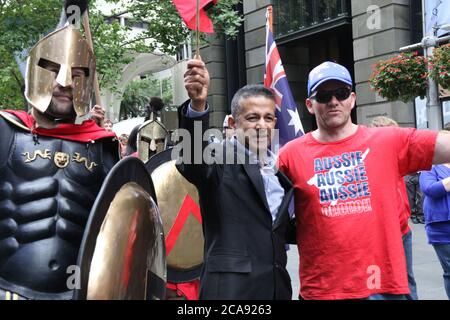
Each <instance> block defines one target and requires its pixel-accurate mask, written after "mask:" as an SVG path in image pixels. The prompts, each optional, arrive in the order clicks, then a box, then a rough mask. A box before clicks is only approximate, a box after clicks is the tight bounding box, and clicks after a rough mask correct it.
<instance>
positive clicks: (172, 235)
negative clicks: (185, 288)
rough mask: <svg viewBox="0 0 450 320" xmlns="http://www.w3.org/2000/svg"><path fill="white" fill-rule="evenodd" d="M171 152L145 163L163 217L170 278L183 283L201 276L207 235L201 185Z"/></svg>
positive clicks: (169, 279) (168, 279) (164, 152)
mask: <svg viewBox="0 0 450 320" xmlns="http://www.w3.org/2000/svg"><path fill="white" fill-rule="evenodd" d="M171 152H172V150H171V149H168V150H165V151H163V152H161V153H158V154H156V155H155V156H153V157H152V158H150V160H149V161H148V162H147V163H146V164H145V166H146V168H147V170H148V172H149V173H150V174H151V177H152V180H153V184H154V187H155V193H156V199H157V202H158V207H159V210H160V212H161V219H162V221H163V228H164V234H165V242H166V261H167V281H168V282H172V283H181V282H189V281H192V280H194V279H198V278H199V277H200V270H201V267H202V264H203V247H204V239H203V231H202V217H201V215H200V206H199V200H198V199H199V198H198V193H197V189H196V188H195V186H194V185H193V184H191V183H190V182H189V181H187V180H186V179H185V178H184V177H183V176H182V175H181V174H180V173H179V172H178V170H177V169H176V167H175V160H172V159H171Z"/></svg>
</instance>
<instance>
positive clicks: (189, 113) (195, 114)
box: [186, 102, 209, 118]
mask: <svg viewBox="0 0 450 320" xmlns="http://www.w3.org/2000/svg"><path fill="white" fill-rule="evenodd" d="M208 112H209V105H208V103H206V109H205V110H204V111H201V112H199V111H195V110H194V109H192V107H191V103H190V102H189V106H188V107H187V110H186V118H199V117H201V116H203V115H205V114H207V113H208Z"/></svg>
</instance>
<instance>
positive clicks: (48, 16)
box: [0, 0, 242, 109]
mask: <svg viewBox="0 0 450 320" xmlns="http://www.w3.org/2000/svg"><path fill="white" fill-rule="evenodd" d="M104 1H105V2H109V3H116V4H118V3H124V4H123V5H121V6H120V10H116V11H115V12H113V14H112V16H110V17H104V16H103V15H102V14H101V13H100V11H99V10H98V8H97V7H96V4H97V2H96V1H94V0H92V1H90V8H89V17H90V24H91V29H92V35H93V38H94V49H95V54H96V57H97V72H98V75H99V82H100V87H101V88H106V89H109V90H114V89H115V88H116V84H117V83H118V81H119V80H120V77H121V72H122V68H123V66H124V65H126V64H128V63H130V62H131V61H132V56H131V54H133V53H141V52H153V51H155V50H157V49H158V50H160V51H162V52H164V53H166V54H175V53H176V52H177V50H178V49H179V47H180V45H182V44H183V43H184V42H185V41H186V39H188V38H189V34H190V31H189V30H188V29H187V28H186V26H185V25H184V24H183V22H182V20H181V18H180V17H179V15H178V13H177V11H176V9H175V7H174V5H173V3H172V1H171V0H133V1H128V2H123V1H118V0H104ZM240 1H241V0H219V2H218V4H217V5H216V6H215V7H213V8H211V9H210V10H209V12H208V13H209V14H210V16H211V18H212V20H213V22H214V24H215V28H216V30H217V31H219V32H224V33H225V34H227V35H228V36H233V35H235V34H236V33H237V30H238V27H239V26H240V24H241V23H242V18H241V17H239V16H238V15H237V13H236V12H235V11H234V9H233V8H234V6H235V5H236V4H237V3H239V2H240ZM62 4H63V1H62V0H0V108H13V109H14V108H23V106H24V105H25V102H24V98H23V94H22V93H23V89H24V80H23V78H22V76H21V74H20V72H19V69H18V67H17V64H16V62H15V60H14V53H15V52H22V50H24V49H29V48H30V47H32V46H33V45H34V44H35V43H36V42H37V41H38V40H39V38H41V37H42V35H44V34H46V33H48V32H50V31H52V30H53V29H54V28H55V26H56V24H57V22H58V20H59V16H60V12H61V9H62ZM123 13H127V14H129V15H131V16H133V17H134V21H144V22H146V25H147V29H145V30H143V32H141V33H140V34H137V35H136V36H135V37H134V38H130V37H129V36H128V32H129V31H130V29H131V26H130V24H127V25H125V26H122V25H120V23H119V21H118V19H117V18H118V17H119V15H120V14H123ZM130 22H131V23H133V21H130Z"/></svg>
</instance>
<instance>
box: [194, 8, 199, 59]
mask: <svg viewBox="0 0 450 320" xmlns="http://www.w3.org/2000/svg"><path fill="white" fill-rule="evenodd" d="M196 10H197V12H196V30H195V32H196V47H197V50H196V53H195V56H196V57H197V59H199V58H200V31H199V28H200V0H197V8H196Z"/></svg>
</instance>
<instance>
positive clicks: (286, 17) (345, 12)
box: [274, 0, 351, 36]
mask: <svg viewBox="0 0 450 320" xmlns="http://www.w3.org/2000/svg"><path fill="white" fill-rule="evenodd" d="M274 16H275V21H274V24H275V35H276V36H283V35H287V34H290V33H293V32H296V31H301V30H303V29H306V28H308V27H312V26H316V25H320V24H322V23H327V22H328V21H330V20H334V19H337V18H340V17H347V16H351V15H350V1H349V0H274Z"/></svg>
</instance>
